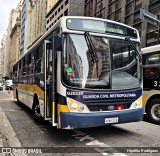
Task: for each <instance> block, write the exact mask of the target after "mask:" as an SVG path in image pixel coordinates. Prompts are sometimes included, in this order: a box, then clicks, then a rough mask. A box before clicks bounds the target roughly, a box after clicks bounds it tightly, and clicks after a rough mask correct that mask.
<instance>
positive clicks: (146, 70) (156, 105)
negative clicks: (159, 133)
mask: <svg viewBox="0 0 160 156" xmlns="http://www.w3.org/2000/svg"><path fill="white" fill-rule="evenodd" d="M142 52H143V54H142V57H143V90H144V92H143V105H144V106H145V112H146V116H147V118H148V119H149V120H150V121H151V122H153V123H157V124H158V123H160V45H155V46H151V47H146V48H143V49H142Z"/></svg>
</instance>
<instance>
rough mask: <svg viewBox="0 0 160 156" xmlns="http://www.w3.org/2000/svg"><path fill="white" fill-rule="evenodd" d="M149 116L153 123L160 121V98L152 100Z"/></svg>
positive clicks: (148, 108) (148, 111) (148, 109)
mask: <svg viewBox="0 0 160 156" xmlns="http://www.w3.org/2000/svg"><path fill="white" fill-rule="evenodd" d="M146 113H147V118H148V120H150V121H151V122H153V123H156V124H159V123H160V99H154V100H152V101H150V103H149V105H148V107H147V112H146Z"/></svg>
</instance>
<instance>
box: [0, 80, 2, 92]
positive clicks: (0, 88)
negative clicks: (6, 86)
mask: <svg viewBox="0 0 160 156" xmlns="http://www.w3.org/2000/svg"><path fill="white" fill-rule="evenodd" d="M0 90H3V82H2V81H0Z"/></svg>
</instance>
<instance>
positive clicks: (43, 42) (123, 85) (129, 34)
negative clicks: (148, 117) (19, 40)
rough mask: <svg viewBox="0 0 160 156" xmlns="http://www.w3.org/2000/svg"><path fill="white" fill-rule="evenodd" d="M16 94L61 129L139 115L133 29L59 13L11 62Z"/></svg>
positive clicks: (133, 118)
mask: <svg viewBox="0 0 160 156" xmlns="http://www.w3.org/2000/svg"><path fill="white" fill-rule="evenodd" d="M13 79H14V96H15V97H16V98H17V102H18V103H19V102H21V103H24V104H25V105H26V106H28V107H29V108H30V109H32V112H33V116H34V117H35V119H36V120H37V121H44V120H48V121H50V122H51V123H52V125H53V126H57V128H63V129H74V128H87V127H96V126H106V125H111V124H120V123H128V122H137V121H141V120H142V119H143V113H144V111H143V107H142V59H141V55H140V37H139V33H138V31H137V30H136V29H134V28H132V27H130V26H127V25H124V24H122V23H118V22H115V21H110V20H105V19H99V18H91V17H76V16H74V17H71V16H67V17H62V18H61V19H60V20H59V21H58V22H57V23H55V25H54V26H53V27H51V28H50V29H49V30H48V31H47V32H46V33H45V34H44V35H43V36H42V37H41V38H40V39H39V40H38V41H36V42H35V43H34V44H33V45H32V46H31V47H30V48H29V49H28V51H27V52H26V53H25V54H24V55H23V56H22V57H21V58H20V59H19V60H18V61H17V62H16V63H15V64H14V67H13Z"/></svg>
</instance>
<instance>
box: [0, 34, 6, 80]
mask: <svg viewBox="0 0 160 156" xmlns="http://www.w3.org/2000/svg"><path fill="white" fill-rule="evenodd" d="M5 44H6V35H3V38H2V40H1V48H0V55H1V56H0V71H1V72H0V75H2V76H0V80H1V77H2V78H3V77H4V76H5V50H6V45H5Z"/></svg>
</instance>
